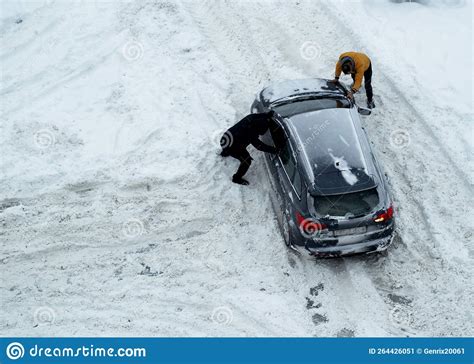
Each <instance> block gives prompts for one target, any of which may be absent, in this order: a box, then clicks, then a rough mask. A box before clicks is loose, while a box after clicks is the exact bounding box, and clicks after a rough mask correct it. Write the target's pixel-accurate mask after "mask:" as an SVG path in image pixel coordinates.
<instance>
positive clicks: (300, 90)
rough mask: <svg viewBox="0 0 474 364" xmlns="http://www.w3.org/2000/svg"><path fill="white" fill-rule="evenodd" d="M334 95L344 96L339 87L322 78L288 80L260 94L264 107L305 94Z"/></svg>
mask: <svg viewBox="0 0 474 364" xmlns="http://www.w3.org/2000/svg"><path fill="white" fill-rule="evenodd" d="M316 93H334V94H336V95H344V91H343V90H342V88H341V87H338V86H336V84H334V83H333V82H331V80H327V79H324V78H308V79H302V80H288V81H283V82H279V83H275V84H272V85H270V86H268V87H266V88H264V89H263V90H262V91H261V93H260V97H261V101H262V103H263V104H264V105H265V106H268V105H269V104H271V103H273V102H276V101H278V100H281V99H284V98H286V97H291V96H302V95H305V94H316Z"/></svg>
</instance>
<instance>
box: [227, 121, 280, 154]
mask: <svg viewBox="0 0 474 364" xmlns="http://www.w3.org/2000/svg"><path fill="white" fill-rule="evenodd" d="M268 127H269V117H268V114H249V115H247V116H246V117H244V118H243V119H242V120H240V121H239V122H238V123H237V124H235V125H234V126H233V127H231V128H230V129H229V130H227V132H226V133H228V134H230V136H231V139H232V144H231V145H229V148H230V149H242V148H244V149H245V148H247V147H248V145H249V144H252V145H253V146H254V147H255V148H256V149H258V150H261V151H262V152H267V153H276V149H275V148H274V147H272V146H269V145H267V144H265V143H263V142H262V141H261V140H260V139H259V138H258V137H259V136H260V135H263V134H265V132H266V131H267V130H268Z"/></svg>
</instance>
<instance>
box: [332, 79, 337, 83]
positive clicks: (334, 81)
mask: <svg viewBox="0 0 474 364" xmlns="http://www.w3.org/2000/svg"><path fill="white" fill-rule="evenodd" d="M331 82H332V83H339V79H338V78H335V79H334V80H332V81H331Z"/></svg>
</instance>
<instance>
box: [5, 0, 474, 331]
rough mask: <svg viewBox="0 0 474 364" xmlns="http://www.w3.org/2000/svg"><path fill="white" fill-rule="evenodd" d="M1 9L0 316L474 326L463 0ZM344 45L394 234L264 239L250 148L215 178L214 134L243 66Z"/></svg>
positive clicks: (32, 325)
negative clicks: (334, 241)
mask: <svg viewBox="0 0 474 364" xmlns="http://www.w3.org/2000/svg"><path fill="white" fill-rule="evenodd" d="M0 14H1V15H0V22H1V23H0V41H1V47H0V70H1V85H0V106H1V120H0V145H1V154H0V155H1V157H0V168H1V178H0V268H1V273H0V279H1V281H0V283H1V284H0V303H1V313H0V333H1V335H4V336H6V335H22V336H25V335H31V336H37V335H39V336H43V335H45V336H46V335H61V336H68V335H77V336H79V335H82V336H86V335H107V336H123V335H126V336H405V335H409V336H431V335H434V336H446V335H459V336H472V335H473V329H472V322H473V318H472V302H473V301H474V295H473V285H472V281H473V274H472V273H473V267H474V264H473V254H474V253H473V250H474V247H473V236H472V234H473V219H472V206H473V198H472V195H473V194H472V160H471V156H472V137H473V133H472V122H473V114H472V99H473V97H472V3H471V1H462V0H459V1H437V2H435V1H424V2H423V4H419V3H415V2H409V3H401V4H399V3H396V2H392V1H388V0H387V1H384V0H380V1H375V0H367V1H344V2H342V1H310V0H298V1H283V0H279V1H277V0H271V1H270V0H268V1H225V0H221V1H197V0H196V1H185V0H183V1H170V2H167V1H148V2H145V1H135V2H133V1H127V2H124V1H101V0H97V1H54V0H48V1H38V2H23V1H11V2H7V1H5V0H2V1H1V2H0ZM349 50H359V51H363V52H365V53H367V54H368V55H369V57H371V59H372V62H373V72H374V76H373V86H374V91H375V95H376V96H375V103H376V104H377V108H376V109H374V112H373V113H372V115H371V116H369V117H364V118H363V120H362V122H363V124H364V127H365V131H366V132H367V134H368V137H369V139H370V140H371V143H372V148H373V149H374V151H375V153H376V154H377V157H378V160H379V162H380V163H381V164H382V165H383V167H384V170H385V172H386V173H387V175H388V177H389V182H390V186H391V190H392V194H393V199H394V204H395V209H396V218H397V234H396V238H395V241H394V243H393V245H392V246H391V247H390V249H389V250H388V251H387V252H386V253H384V254H376V255H369V256H365V255H364V256H356V257H348V258H344V259H331V260H314V259H312V258H310V257H307V256H299V255H296V254H294V253H293V252H291V251H289V250H287V248H286V247H285V245H284V242H283V239H282V237H281V234H280V232H279V228H278V225H277V223H276V220H275V215H274V212H273V210H272V205H271V203H270V197H269V196H270V194H271V193H273V191H272V187H271V184H270V181H269V178H268V175H267V172H266V169H265V164H264V161H263V159H262V155H261V153H259V152H258V151H255V150H254V149H252V148H249V150H250V152H251V154H252V156H253V157H254V158H255V163H253V164H252V166H251V169H250V171H249V173H248V179H249V180H250V182H251V184H250V186H248V187H242V186H238V185H235V184H232V183H231V181H230V178H231V175H232V174H233V173H234V171H235V169H236V168H237V165H238V162H237V161H235V160H231V159H226V160H223V159H222V158H221V157H220V156H219V155H218V152H219V138H220V136H221V134H222V133H223V131H224V130H226V129H227V128H228V127H229V126H231V125H233V123H235V122H236V121H238V120H239V119H240V118H241V117H243V116H244V115H245V114H246V113H247V112H248V111H249V107H250V104H251V102H252V100H253V98H254V95H255V93H257V92H258V91H259V90H261V89H262V88H263V87H265V86H267V85H269V84H270V83H276V82H280V81H283V80H289V79H300V78H310V77H324V78H331V77H333V72H334V65H335V62H336V60H337V58H338V56H339V54H340V53H342V52H344V51H349ZM344 81H347V82H349V80H348V79H347V78H345V79H344ZM356 97H357V101H358V102H359V103H360V104H361V105H363V104H364V103H365V95H363V92H362V93H361V94H360V95H357V96H356ZM338 157H341V156H338ZM344 158H347V156H344Z"/></svg>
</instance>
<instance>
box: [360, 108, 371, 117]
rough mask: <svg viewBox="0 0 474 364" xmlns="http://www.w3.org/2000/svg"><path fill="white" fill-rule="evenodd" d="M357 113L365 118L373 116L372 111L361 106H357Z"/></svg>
mask: <svg viewBox="0 0 474 364" xmlns="http://www.w3.org/2000/svg"><path fill="white" fill-rule="evenodd" d="M357 112H358V113H359V114H361V115H364V116H369V115H370V114H372V110H370V109H367V108H365V107H360V106H357Z"/></svg>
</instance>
